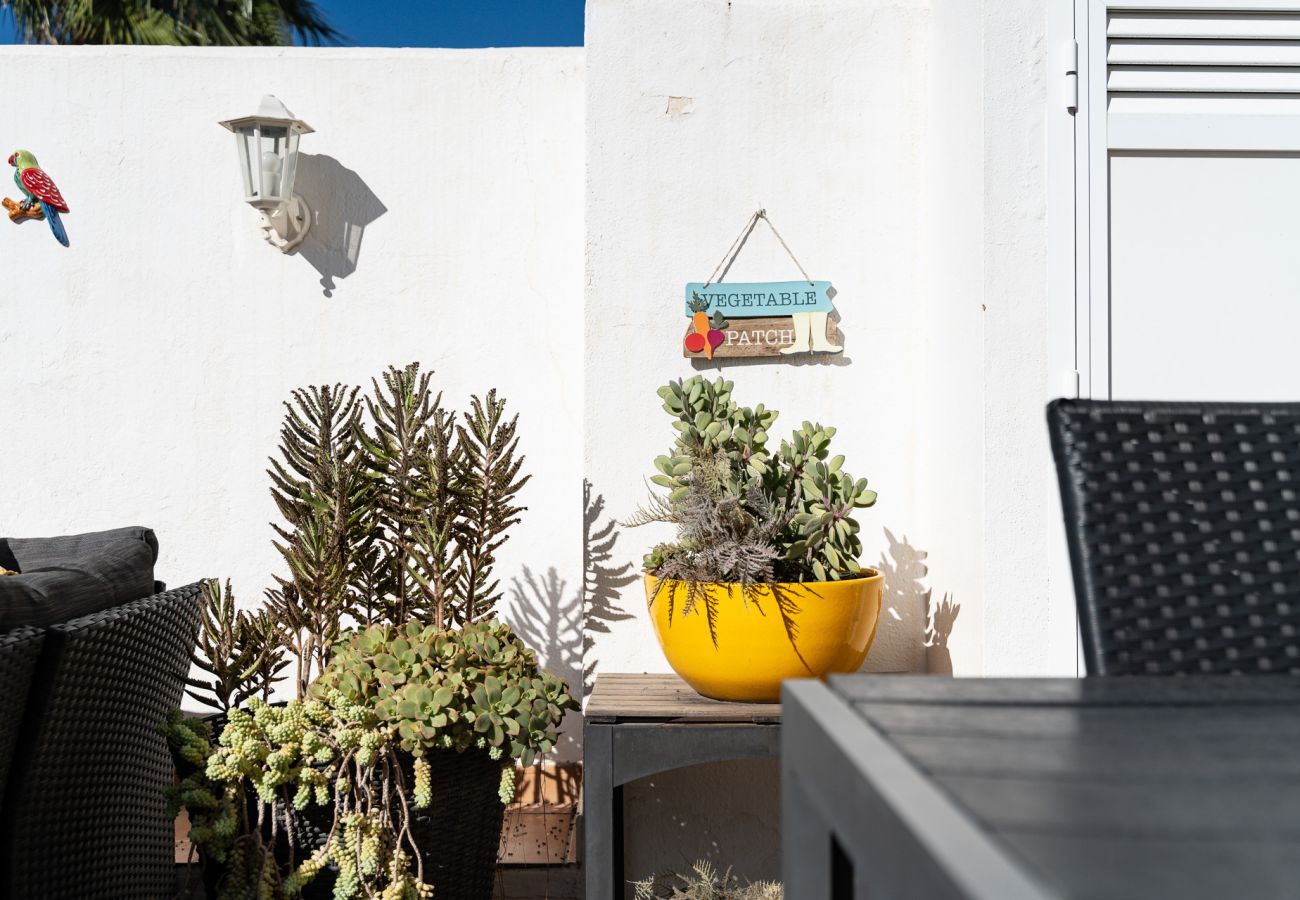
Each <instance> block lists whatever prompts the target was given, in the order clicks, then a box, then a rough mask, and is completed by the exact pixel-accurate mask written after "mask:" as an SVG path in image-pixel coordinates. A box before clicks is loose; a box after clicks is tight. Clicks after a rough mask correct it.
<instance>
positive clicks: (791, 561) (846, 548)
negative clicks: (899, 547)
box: [643, 375, 876, 582]
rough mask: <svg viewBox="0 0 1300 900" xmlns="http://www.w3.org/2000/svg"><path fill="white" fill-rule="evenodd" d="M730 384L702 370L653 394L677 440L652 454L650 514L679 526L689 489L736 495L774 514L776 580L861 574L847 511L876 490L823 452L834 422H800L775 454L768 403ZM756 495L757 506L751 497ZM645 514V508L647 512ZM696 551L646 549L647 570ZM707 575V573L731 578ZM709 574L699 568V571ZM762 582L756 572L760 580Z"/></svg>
mask: <svg viewBox="0 0 1300 900" xmlns="http://www.w3.org/2000/svg"><path fill="white" fill-rule="evenodd" d="M733 387H734V383H733V382H730V381H727V380H725V379H723V378H721V377H719V378H717V379H716V380H714V381H708V380H706V379H705V378H703V377H702V376H699V375H696V376H694V377H693V378H690V379H688V380H685V381H682V380H680V379H679V380H677V381H674V382H670V383H669V384H666V385H664V386H663V387H661V388H660V389H659V391H658V394H659V397H660V398H661V399H662V400H663V408H664V411H665V412H667V413H668V414H669V415H670V416H672V417H673V420H674V421H673V428H674V429H676V431H677V439H676V441H675V442H674V446H673V448H672V450H671V452H669V453H667V454H664V455H662V456H659V457H657V458H656V459H655V468H656V469H658V472H657V473H656V474H655V475H653V476H652V477H651V479H650V480H651V481H652V482H653V483H654V484H656V485H659V486H660V487H663V488H666V489H667V490H668V494H667V497H666V498H661V500H662V502H661V504H660V506H659V507H658V512H659V513H661V515H658V516H654V515H651V516H645V517H643V518H656V519H661V520H662V519H667V520H668V521H673V522H674V523H675V524H677V525H678V526H679V528H681V527H683V526H686V527H687V528H689V525H690V523H689V522H683V521H681V515H680V513H681V512H683V506H684V505H685V504H686V501H687V499H688V495H690V494H691V492H692V490H693V489H694V490H696V491H699V490H700V489H703V491H704V493H705V494H706V495H707V496H709V497H711V498H713V499H714V500H716V501H718V502H726V501H728V500H736V501H738V502H739V505H740V506H741V508H742V511H744V510H748V511H749V512H750V513H751V514H754V513H758V512H760V511H759V510H755V509H753V507H754V506H755V505H763V506H764V507H765V508H766V509H765V511H763V512H764V515H754V516H753V518H754V519H755V524H756V525H757V524H758V523H759V522H760V521H769V520H770V516H771V515H773V514H775V515H776V516H779V517H780V518H781V519H782V524H781V527H780V528H779V529H777V530H775V532H774V533H772V534H771V536H770V541H771V544H772V546H773V549H774V550H775V551H776V554H775V558H776V562H775V564H774V567H773V573H772V574H773V577H774V578H775V579H776V580H777V581H782V582H798V581H837V580H839V579H842V578H854V577H857V576H859V575H860V574H861V573H862V566H861V564H860V563H859V559H860V558H861V556H862V541H861V540H860V538H859V537H858V533H859V531H860V530H861V526H860V525H859V523H858V521H857V519H856V518H855V517H854V515H853V512H854V510H856V509H862V508H865V507H869V506H872V505H874V504H875V502H876V492H875V491H873V490H870V489H869V488H868V487H867V480H866V479H865V478H858V479H854V478H853V476H852V475H850V474H849V473H848V472H846V471H845V470H844V457H843V456H834V457H832V456H831V455H830V445H831V439H832V438H833V437H834V436H835V429H834V428H831V427H826V426H822V425H819V424H816V423H813V422H804V423H803V424H802V425H801V426H800V427H799V428H798V429H797V430H795V431H794V432H793V433H792V434H791V435H790V437H789V439H788V440H782V441H781V444H780V446H779V447H778V448H777V450H776V451H775V453H773V452H772V451H771V450H770V449H769V446H768V441H769V437H768V430H769V429H770V428H771V427H772V425H773V423H774V422H775V421H776V418H777V416H778V413H777V411H776V410H773V409H767V408H766V407H764V406H763V405H762V404H761V403H760V404H759V405H758V406H756V407H753V408H750V407H742V406H740V405H739V404H737V403H736V402H735V400H733V399H732V396H731V392H732V388H733ZM756 498H757V499H758V503H756V502H755V499H756ZM652 512H653V510H652ZM682 551H685V552H686V555H688V556H689V555H690V554H691V553H692V552H698V551H699V548H695V547H691V546H689V545H687V546H682V545H681V544H680V543H678V544H662V545H660V546H658V547H656V548H655V549H654V550H652V551H651V553H650V554H648V555H647V557H646V560H645V566H646V569H647V571H650V572H657V571H658V570H659V569H661V568H662V567H663V565H664V561H665V560H666V559H667V558H671V557H676V558H680V557H681V556H682ZM727 574H728V573H725V572H717V573H714V576H713V578H714V580H730V579H727V578H726V577H725V576H726V575H727ZM700 575H701V576H703V577H704V578H709V577H710V575H709V573H707V572H704V573H700ZM758 580H762V579H758Z"/></svg>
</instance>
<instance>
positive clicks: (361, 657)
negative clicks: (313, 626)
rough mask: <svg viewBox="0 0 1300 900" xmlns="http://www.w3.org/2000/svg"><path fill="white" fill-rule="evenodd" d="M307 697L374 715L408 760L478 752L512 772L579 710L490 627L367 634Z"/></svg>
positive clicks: (357, 637) (506, 632)
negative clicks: (363, 709) (506, 764)
mask: <svg viewBox="0 0 1300 900" xmlns="http://www.w3.org/2000/svg"><path fill="white" fill-rule="evenodd" d="M312 696H314V697H317V698H323V699H325V700H326V701H327V702H328V703H329V704H330V705H331V706H334V705H338V704H340V703H343V704H354V705H357V706H361V707H366V708H370V709H373V711H374V714H375V716H376V718H377V721H378V722H380V723H382V727H383V728H384V729H386V730H387V731H389V732H391V734H392V735H393V740H394V742H395V744H396V746H397V747H399V748H400V749H402V750H404V751H406V752H408V753H411V754H413V755H414V756H416V757H420V756H423V755H425V753H426V752H428V751H430V750H456V751H461V752H463V751H465V750H468V749H470V748H474V747H477V748H480V749H487V750H488V752H489V753H490V754H491V755H492V756H493V758H494V759H501V760H503V765H504V761H508V762H509V767H508V768H509V770H510V771H512V772H513V770H514V764H513V761H514V760H519V761H520V762H521V763H523V764H524V765H525V766H528V765H532V763H533V761H534V759H535V758H536V757H537V755H538V754H542V753H547V752H549V751H550V750H551V749H552V748H553V747H554V746H555V741H556V732H555V729H556V727H557V726H558V725H559V724H560V720H561V719H563V718H564V714H565V712H566V711H567V710H571V709H577V708H578V706H577V702H576V701H575V700H574V699H573V698H572V697H571V696H570V694H569V689H568V685H566V684H565V683H564V681H563V680H562V679H560V678H557V677H555V676H554V675H551V674H550V673H549V672H546V671H545V670H543V669H542V668H541V667H540V666H538V664H537V656H536V654H535V653H534V652H533V651H532V650H530V649H529V648H528V647H527V646H525V645H524V643H523V641H521V640H519V638H518V637H516V636H515V634H514V632H512V631H511V630H510V628H509V627H508V626H506V625H504V624H502V623H500V622H498V621H495V620H492V621H487V622H476V623H474V624H472V625H467V626H465V627H464V628H461V629H458V630H455V631H439V630H438V629H437V628H435V627H433V626H425V625H421V624H420V623H418V622H412V623H409V624H407V625H406V626H405V627H403V628H392V627H390V626H371V627H369V628H366V629H364V630H362V631H359V632H357V633H356V634H354V635H352V636H351V638H350V639H349V640H348V641H346V642H345V643H343V644H341V645H340V646H339V647H338V648H336V650H335V652H334V657H333V659H332V660H331V661H330V665H329V668H327V669H326V670H325V673H324V674H323V675H322V676H321V678H320V679H319V680H318V681H317V682H316V684H315V685H313V687H312Z"/></svg>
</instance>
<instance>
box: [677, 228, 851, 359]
mask: <svg viewBox="0 0 1300 900" xmlns="http://www.w3.org/2000/svg"><path fill="white" fill-rule="evenodd" d="M759 219H762V220H764V221H765V222H767V224H768V227H769V228H772V223H771V221H770V220H768V218H767V213H766V212H765V211H764V210H761V209H760V210H758V211H757V212H756V213H754V214H753V215H752V216H750V218H749V222H748V223H746V225H745V228H744V230H743V231H741V233H740V237H738V238H737V239H736V241H735V243H733V244H732V246H731V249H730V250H728V251H727V255H726V256H724V257H723V258H722V262H720V263H719V264H718V266H717V268H716V269H714V271H713V274H714V275H717V274H718V272H720V271H721V272H725V271H726V269H727V268H729V265H730V262H731V261H733V260H734V259H735V257H736V254H737V253H738V252H739V251H740V248H741V247H742V246H744V243H745V239H746V238H748V236H749V233H750V232H751V231H752V230H753V229H754V226H755V225H756V224H757V223H758V220H759ZM772 233H773V234H775V235H776V238H777V240H778V241H781V246H783V247H785V249H786V252H787V253H789V252H790V248H789V247H786V244H785V241H784V240H782V239H781V235H780V234H778V233H777V231H776V229H775V228H772ZM790 258H791V259H792V260H794V263H795V265H796V266H798V267H799V271H800V272H801V273H802V274H803V275H804V280H803V281H761V282H731V283H722V282H715V281H713V276H710V279H709V280H708V281H703V282H700V281H692V282H690V283H688V284H687V285H686V291H685V295H686V296H685V310H686V317H687V319H689V320H690V325H689V327H688V328H687V330H686V334H685V336H684V337H683V338H682V355H683V356H685V357H686V358H687V359H716V358H719V357H723V358H726V357H755V356H793V355H795V354H800V353H810V352H815V353H839V352H840V351H841V350H843V349H844V348H843V347H841V346H840V344H839V330H838V329H837V328H836V327H835V322H834V321H833V320H832V319H831V318H830V314H831V313H832V312H834V310H835V307H834V306H833V305H832V303H831V296H832V292H833V289H832V287H831V283H830V282H829V281H814V280H812V279H811V278H808V277H807V273H806V272H804V271H803V267H802V266H799V261H798V260H797V259H795V258H794V254H793V253H790Z"/></svg>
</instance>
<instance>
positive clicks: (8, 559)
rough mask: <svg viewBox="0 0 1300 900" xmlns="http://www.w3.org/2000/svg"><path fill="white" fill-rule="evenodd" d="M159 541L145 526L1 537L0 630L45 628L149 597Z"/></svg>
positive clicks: (151, 591)
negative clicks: (9, 571) (4, 570)
mask: <svg viewBox="0 0 1300 900" xmlns="http://www.w3.org/2000/svg"><path fill="white" fill-rule="evenodd" d="M157 559H158V539H157V538H156V537H155V536H154V533H153V532H152V531H151V530H149V529H148V528H140V527H132V528H116V529H113V530H112V531H99V532H93V533H90V534H74V535H64V536H61V537H50V538H0V565H2V566H5V567H6V568H9V569H14V570H16V571H17V572H18V573H19V574H17V575H9V576H3V577H0V632H3V631H9V630H11V629H13V628H17V627H19V626H21V625H32V626H35V627H45V626H48V625H54V624H57V623H59V622H66V621H68V620H69V619H75V618H77V617H78V616H84V615H88V614H90V613H94V612H99V611H100V610H104V609H109V608H111V607H114V606H118V605H120V604H122V603H127V602H129V601H131V600H138V599H140V598H141V597H148V596H149V595H150V594H152V593H153V588H154V580H153V566H154V563H155V562H156V561H157Z"/></svg>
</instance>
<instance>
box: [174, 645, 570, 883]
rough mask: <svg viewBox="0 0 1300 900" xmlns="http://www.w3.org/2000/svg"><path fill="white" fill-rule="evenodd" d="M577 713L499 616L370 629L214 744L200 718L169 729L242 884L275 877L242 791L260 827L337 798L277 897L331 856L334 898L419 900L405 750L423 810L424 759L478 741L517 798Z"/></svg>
mask: <svg viewBox="0 0 1300 900" xmlns="http://www.w3.org/2000/svg"><path fill="white" fill-rule="evenodd" d="M576 708H577V703H576V702H575V701H574V700H573V698H572V697H571V696H570V695H569V691H568V686H567V685H566V684H565V683H564V682H563V681H562V680H561V679H559V678H556V677H555V676H553V675H550V674H549V673H547V672H545V671H544V670H542V669H541V668H540V667H539V666H538V664H537V658H536V655H535V654H534V653H533V651H532V650H530V649H528V647H526V646H525V645H524V644H523V642H522V641H520V640H519V639H518V638H517V637H516V636H515V635H514V634H513V633H512V632H511V631H510V629H509V628H508V627H507V626H505V625H503V624H501V623H499V622H496V621H487V622H478V623H474V624H471V625H467V626H465V627H464V628H463V629H459V630H455V631H440V630H438V629H437V628H435V627H433V626H424V625H420V624H418V623H410V624H408V625H407V626H406V627H404V628H401V629H398V628H393V627H391V626H379V625H372V626H370V627H368V628H364V629H362V630H360V631H357V632H354V633H351V634H349V635H348V636H347V637H346V638H345V639H344V640H343V641H342V642H341V643H340V645H339V646H338V647H337V648H336V649H335V652H334V654H333V655H332V657H331V659H330V662H329V665H328V666H327V667H326V669H325V671H324V672H323V673H322V674H321V676H320V677H319V678H318V679H317V680H316V682H315V683H314V684H313V685H312V688H311V692H310V696H309V697H307V698H306V699H303V700H292V701H290V702H289V703H288V704H287V705H285V706H271V705H268V704H266V703H263V702H262V701H260V700H259V699H257V698H252V699H250V700H249V702H248V705H247V709H241V708H233V709H231V710H230V711H229V714H228V715H229V721H228V723H227V724H226V726H225V728H224V730H223V731H222V732H221V735H220V738H219V740H218V743H217V745H216V746H215V747H213V746H212V745H211V744H210V742H209V740H208V736H207V734H206V725H204V724H203V723H195V724H194V725H189V724H187V723H186V721H185V720H184V719H178V718H177V717H176V716H174V717H173V719H172V720H170V721H169V723H168V726H167V727H166V729H165V731H166V732H167V734H168V737H169V739H171V740H172V745H173V748H174V750H175V751H176V752H177V754H178V756H180V757H181V758H182V759H183V760H185V761H186V762H187V763H189V764H192V765H193V766H194V771H193V772H191V773H190V774H189V775H187V777H186V778H185V779H184V780H182V782H181V785H180V787H178V789H177V791H176V792H174V795H173V796H174V799H175V802H178V803H183V804H186V805H189V804H191V803H193V804H194V805H193V807H192V815H195V817H196V818H195V827H196V829H197V831H196V832H195V841H196V843H198V844H200V846H201V847H202V849H203V850H204V853H205V854H207V855H208V856H209V857H210V858H214V859H217V860H225V861H226V862H227V870H228V871H227V878H231V879H233V880H234V882H235V883H245V882H247V881H248V879H250V878H251V879H253V880H254V882H255V881H256V880H257V879H260V878H263V877H271V876H267V875H266V867H267V866H275V861H274V860H273V859H271V858H270V856H269V855H268V853H267V851H266V847H265V845H264V843H263V842H262V841H261V840H260V834H261V832H260V831H259V830H258V829H257V828H255V827H251V825H250V823H249V822H248V821H247V815H246V814H245V815H244V818H243V819H242V820H241V819H240V818H239V810H241V809H245V808H246V807H245V806H244V805H243V803H242V801H241V798H242V790H243V789H244V788H245V787H246V788H247V789H248V790H250V791H252V792H253V794H255V796H256V800H257V802H258V804H260V807H261V809H262V813H261V814H260V815H259V820H263V821H266V820H269V821H271V822H280V821H281V820H283V821H285V822H286V823H288V821H289V819H290V818H291V817H292V816H293V815H294V813H296V812H302V811H303V810H305V809H306V808H307V807H308V806H309V805H313V804H314V805H316V806H322V807H323V806H330V805H332V806H333V810H334V824H333V827H332V828H331V837H330V838H329V840H328V841H327V842H326V844H325V845H324V846H323V847H321V848H319V849H317V850H316V851H315V852H313V853H312V854H311V855H310V856H308V857H307V858H305V859H302V860H291V862H290V865H289V869H288V871H287V873H285V872H278V871H277V873H276V874H275V876H274V879H278V881H277V883H278V884H280V885H281V887H280V888H279V890H280V891H281V892H282V894H275V896H281V895H283V896H293V895H294V894H295V893H296V892H298V891H300V890H301V887H302V885H304V884H305V883H306V882H307V881H309V880H310V879H311V878H313V877H315V876H316V874H317V873H318V872H319V871H320V870H321V869H322V868H323V867H324V866H326V865H329V864H331V863H332V864H334V865H335V866H337V867H338V869H339V875H338V879H337V881H336V883H335V896H336V897H343V898H348V897H363V896H385V897H387V896H390V895H391V896H395V897H401V896H409V897H412V898H414V897H423V896H425V894H424V893H422V892H423V891H424V890H425V889H426V888H427V885H425V884H424V882H423V874H422V872H421V871H420V868H419V859H420V856H419V848H418V847H416V846H415V844H414V842H413V840H412V839H411V837H410V832H409V829H408V828H407V817H408V816H409V815H410V811H409V809H408V808H407V801H406V799H405V798H406V796H407V793H408V792H407V785H406V783H405V779H404V776H403V774H402V772H403V767H402V766H401V765H400V763H399V755H398V754H399V753H406V754H410V755H411V756H413V757H414V765H413V766H412V771H413V775H414V781H413V783H412V784H411V785H410V786H409V787H410V792H409V793H410V796H411V797H412V800H413V802H414V806H416V807H417V808H424V807H428V806H430V805H431V804H432V803H434V802H435V801H436V800H437V798H436V797H434V796H433V793H432V788H431V778H430V774H431V773H430V766H429V754H430V753H432V752H435V751H460V752H464V751H466V750H471V749H477V750H481V751H486V752H487V753H488V755H490V756H491V757H492V758H493V759H496V760H500V761H501V766H502V774H501V786H500V790H499V794H500V798H501V802H502V803H509V802H510V800H511V799H512V798H513V794H514V768H515V761H516V760H518V761H519V762H522V763H523V764H524V765H530V764H531V763H532V762H533V761H534V759H535V758H536V756H537V755H538V754H540V753H545V752H547V751H549V750H550V749H551V748H552V747H554V745H555V741H556V731H555V729H556V727H557V726H558V725H559V723H560V721H561V719H562V718H563V717H564V714H565V712H567V711H568V710H571V709H576ZM236 847H239V848H241V849H240V851H239V853H240V855H239V859H238V860H237V861H238V863H239V865H240V866H242V868H240V869H238V871H235V869H234V866H233V865H232V859H233V857H232V854H233V853H234V851H235V848H236ZM385 891H388V892H390V893H384V892H385Z"/></svg>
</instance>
